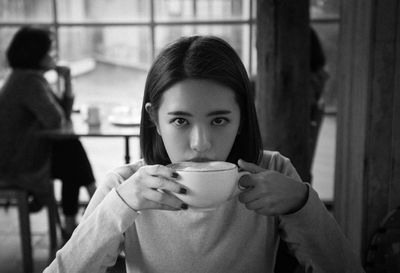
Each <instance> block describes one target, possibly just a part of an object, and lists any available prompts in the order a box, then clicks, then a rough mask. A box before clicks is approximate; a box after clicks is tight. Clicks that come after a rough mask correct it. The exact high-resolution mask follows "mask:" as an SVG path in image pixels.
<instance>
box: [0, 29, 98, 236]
mask: <svg viewBox="0 0 400 273" xmlns="http://www.w3.org/2000/svg"><path fill="white" fill-rule="evenodd" d="M51 46H52V39H51V33H50V32H49V31H47V30H44V29H40V28H34V27H23V28H21V29H20V30H19V31H18V32H17V33H16V34H15V36H14V37H13V39H12V41H11V43H10V45H9V47H8V49H7V60H8V63H9V65H10V67H11V69H12V70H11V74H10V75H9V76H8V78H7V80H6V81H5V83H4V85H3V86H2V88H1V90H0V132H1V134H0V155H1V156H0V176H1V177H5V178H10V179H8V181H11V182H12V183H15V184H14V185H16V186H19V187H21V188H24V189H27V190H28V191H29V192H30V193H31V195H32V199H31V201H30V210H31V211H32V212H35V211H39V210H40V209H41V207H42V206H43V204H44V203H45V202H46V199H47V196H48V194H49V185H50V184H49V183H50V181H49V180H50V178H59V179H60V180H61V181H62V208H63V212H64V215H65V225H64V229H63V230H64V235H65V236H66V237H68V236H70V234H72V232H73V230H74V228H75V227H76V225H77V223H76V214H77V212H78V195H79V188H80V186H85V187H86V188H87V190H88V192H89V195H90V196H92V195H93V194H94V191H95V189H96V186H95V179H94V176H93V172H92V169H91V165H90V162H89V160H88V158H87V155H86V152H85V150H84V148H83V147H82V144H81V142H80V141H79V139H70V140H60V141H55V142H54V143H51V142H50V140H46V139H43V138H39V137H38V136H37V133H38V132H39V131H40V130H43V129H54V128H59V127H60V126H61V125H62V124H63V123H64V122H65V121H66V120H67V119H68V118H69V117H70V114H71V111H72V105H73V100H74V95H73V93H72V88H71V73H70V69H69V68H68V67H63V66H56V64H55V61H54V60H53V58H52V57H51V55H50V51H51ZM51 69H55V71H56V72H57V73H58V75H59V76H60V77H61V78H62V79H63V82H64V92H63V94H62V96H61V98H58V97H57V96H56V95H55V94H54V93H53V91H52V89H51V87H50V85H49V83H48V82H47V80H46V79H45V78H44V76H43V75H44V73H45V72H46V71H48V70H51Z"/></svg>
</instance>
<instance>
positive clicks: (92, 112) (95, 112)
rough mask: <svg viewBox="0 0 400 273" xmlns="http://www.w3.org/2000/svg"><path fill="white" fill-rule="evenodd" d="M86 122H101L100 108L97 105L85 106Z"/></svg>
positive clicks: (93, 123) (90, 123)
mask: <svg viewBox="0 0 400 273" xmlns="http://www.w3.org/2000/svg"><path fill="white" fill-rule="evenodd" d="M87 123H88V124H89V125H90V126H98V125H100V123H101V119H100V109H99V107H97V106H89V107H88V108H87Z"/></svg>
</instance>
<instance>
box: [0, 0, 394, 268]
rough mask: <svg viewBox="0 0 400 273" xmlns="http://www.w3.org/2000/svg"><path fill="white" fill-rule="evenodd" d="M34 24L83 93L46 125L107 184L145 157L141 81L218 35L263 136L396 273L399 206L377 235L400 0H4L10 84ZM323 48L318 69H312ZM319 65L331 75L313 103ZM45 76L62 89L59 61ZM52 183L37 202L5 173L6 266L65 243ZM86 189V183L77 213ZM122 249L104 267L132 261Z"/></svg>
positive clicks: (41, 261) (367, 255) (47, 133)
mask: <svg viewBox="0 0 400 273" xmlns="http://www.w3.org/2000/svg"><path fill="white" fill-rule="evenodd" d="M32 25H34V26H39V27H44V28H48V29H50V30H51V32H52V34H53V39H54V43H53V45H52V47H53V48H52V50H53V52H54V58H55V59H56V61H57V63H58V64H60V65H64V66H68V67H69V68H70V70H71V77H72V88H73V92H74V94H75V101H74V105H73V111H72V115H71V121H70V122H69V123H68V124H67V125H65V127H63V128H61V129H57V130H43V132H41V136H40V137H43V138H46V139H48V140H54V139H68V138H79V139H80V141H81V142H82V144H83V147H84V148H85V150H86V152H87V155H88V158H89V160H90V163H91V166H92V168H93V173H94V176H95V181H96V186H97V187H99V186H100V185H101V183H102V180H103V179H104V177H105V176H106V174H107V173H108V172H109V171H111V170H113V169H114V168H115V167H117V166H120V165H123V164H128V163H131V162H135V161H137V160H139V159H140V158H141V151H140V144H139V125H140V111H141V104H142V98H143V90H144V86H145V81H146V75H147V72H148V71H149V68H150V66H151V63H152V61H153V60H154V59H155V57H156V56H157V54H158V53H159V52H160V51H161V50H162V48H163V47H164V46H165V45H167V44H168V43H170V42H172V41H174V40H175V39H177V38H179V37H181V36H188V35H194V34H200V35H215V36H219V37H221V38H223V39H224V40H226V41H228V42H229V43H230V44H231V45H232V47H233V48H234V49H235V51H236V52H237V53H238V55H239V56H240V58H241V60H242V61H243V63H244V65H245V68H246V70H247V72H248V75H249V77H250V79H251V83H252V88H253V90H254V94H255V98H256V100H255V103H256V109H257V115H258V122H259V127H260V129H261V136H262V140H263V145H264V148H265V149H268V150H278V151H279V152H281V153H282V154H283V155H285V156H287V157H289V158H290V159H291V161H292V163H293V165H294V166H295V167H296V169H297V171H298V173H299V174H300V176H301V177H302V179H303V180H304V181H306V182H310V183H311V185H312V187H313V188H314V189H315V191H316V192H317V193H318V195H319V197H320V199H321V200H322V201H323V203H324V204H325V206H326V208H327V209H328V210H329V212H330V213H331V214H332V215H333V217H334V218H335V219H336V221H337V222H338V224H339V226H340V227H341V228H342V230H343V232H344V234H345V236H346V237H347V238H348V239H349V241H350V244H351V247H352V248H353V249H354V250H355V252H356V253H357V254H358V256H359V257H360V259H361V262H362V264H363V266H364V269H365V270H366V272H400V271H396V269H397V270H400V264H399V262H398V261H399V260H400V250H399V249H400V248H399V244H400V237H399V230H400V219H399V218H396V219H397V220H394V226H395V227H392V228H394V229H396V228H397V229H396V230H397V233H396V231H393V234H394V235H393V236H391V237H388V238H389V239H385V240H386V241H385V242H386V244H385V245H384V246H382V247H381V248H379V247H377V246H376V242H377V241H378V239H377V238H378V237H379V236H381V235H382V232H381V233H379V232H378V231H379V230H380V231H382V229H383V228H386V226H384V225H385V224H386V222H385V219H386V220H387V219H388V218H387V215H391V216H394V215H395V216H397V217H399V213H398V212H396V211H395V209H396V208H398V207H399V206H400V126H399V124H400V110H399V109H400V80H399V79H400V3H399V1H396V0H387V1H378V0H367V1H365V0H346V1H340V0H308V1H307V0H298V1H289V0H279V1H266V0H265V1H264V0H113V1H109V0H74V1H63V0H0V87H1V86H2V85H3V84H4V82H5V81H6V79H7V76H8V75H9V73H10V67H9V65H8V63H7V59H6V50H7V47H8V45H9V43H10V41H11V39H12V37H13V36H14V34H15V33H16V31H17V30H18V29H19V28H21V27H24V26H32ZM311 33H313V34H311ZM312 35H315V36H313V37H315V39H314V40H313V39H310V37H311V36H312ZM314 58H317V59H319V61H320V66H319V67H318V69H317V72H315V71H314V70H313V68H312V67H311V69H304V66H305V65H304V64H306V66H307V67H308V64H309V63H312V62H313V59H314ZM317 62H318V60H317ZM314 73H317V74H318V75H319V76H321V75H323V77H322V78H323V80H322V88H321V91H320V94H319V96H318V98H317V100H316V101H315V102H310V101H312V99H315V98H312V96H311V95H310V92H309V89H310V85H311V79H312V78H313V77H314ZM45 78H46V79H47V80H48V82H50V84H51V86H52V87H53V90H54V92H55V93H56V95H60V92H61V89H62V83H61V80H60V78H59V77H58V75H57V73H56V72H55V71H48V72H46V74H45ZM396 91H397V92H396ZM277 94H283V95H277ZM0 95H1V94H0ZM313 103H314V104H315V105H314V106H315V107H316V108H315V109H317V110H316V111H317V114H315V113H314V112H313V114H312V115H310V111H311V110H310V111H308V110H309V109H311V105H312V104H313ZM271 105H274V107H270V106H271ZM282 109H285V110H284V112H285V113H286V114H285V115H282V114H279V113H281V112H282ZM315 109H314V110H315ZM270 117H273V118H270ZM282 124H284V125H282ZM1 133H3V132H1ZM0 156H1V155H0ZM378 167H379V168H378ZM51 184H52V187H53V192H54V203H53V204H52V205H51V206H50V205H49V206H48V207H47V206H45V207H44V208H43V209H41V210H39V211H38V212H35V213H29V210H28V208H27V206H28V203H27V202H28V200H27V198H28V197H27V193H26V192H24V191H21V190H17V189H15V188H12V187H11V188H10V187H9V186H1V184H0V272H1V273H11V272H12V273H18V272H25V273H27V272H42V271H43V270H44V268H46V267H47V266H48V264H49V263H50V262H51V261H52V260H53V259H54V257H55V253H56V251H57V250H58V249H59V248H61V247H62V245H63V235H62V229H61V228H60V227H61V224H62V223H63V222H64V221H65V219H63V214H62V213H59V211H60V202H61V188H62V186H61V184H62V183H61V181H59V180H57V179H53V180H52V181H51ZM89 199H90V197H89V194H88V193H87V191H86V190H84V189H83V188H81V189H80V193H79V213H78V222H79V220H80V217H82V214H83V213H84V210H85V208H86V206H87V205H88V202H89ZM392 218H393V217H392ZM396 221H397V226H396ZM383 226H384V227H383ZM377 234H378V235H379V236H378V235H377ZM396 234H397V235H396ZM377 236H378V237H377ZM379 238H380V237H379ZM385 238H386V237H385ZM396 249H397V251H396ZM396 259H397V262H396ZM123 260H124V258H123V256H120V257H119V258H118V260H117V263H116V264H115V266H114V267H110V268H109V269H108V271H107V272H125V268H124V261H123ZM389 265H390V266H389ZM382 268H386V269H387V270H389V271H379V270H382ZM390 270H393V271H390ZM281 272H289V271H281ZM290 272H301V271H290ZM290 272H289V273H290Z"/></svg>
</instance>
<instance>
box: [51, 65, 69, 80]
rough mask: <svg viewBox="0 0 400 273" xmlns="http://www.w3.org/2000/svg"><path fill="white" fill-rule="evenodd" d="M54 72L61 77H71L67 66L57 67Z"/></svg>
mask: <svg viewBox="0 0 400 273" xmlns="http://www.w3.org/2000/svg"><path fill="white" fill-rule="evenodd" d="M54 70H55V71H56V72H57V74H58V75H60V76H61V77H64V78H66V77H70V76H71V69H70V68H69V67H68V66H61V65H57V66H56V67H55V68H54Z"/></svg>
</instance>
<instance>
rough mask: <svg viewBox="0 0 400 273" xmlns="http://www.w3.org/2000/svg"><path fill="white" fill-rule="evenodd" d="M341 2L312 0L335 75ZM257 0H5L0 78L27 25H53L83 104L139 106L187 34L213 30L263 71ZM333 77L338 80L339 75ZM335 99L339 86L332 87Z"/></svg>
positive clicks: (0, 9)
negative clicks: (160, 59) (163, 53)
mask: <svg viewBox="0 0 400 273" xmlns="http://www.w3.org/2000/svg"><path fill="white" fill-rule="evenodd" d="M337 3H338V0H313V1H311V9H310V14H311V17H312V20H313V26H314V28H315V29H316V30H317V32H318V34H319V36H320V38H321V39H322V42H323V45H324V48H325V49H326V53H327V56H328V69H329V70H330V71H329V72H330V74H331V80H330V82H331V83H332V84H330V86H331V87H329V89H332V90H333V87H332V86H334V82H335V81H334V80H332V79H334V78H335V72H334V70H335V65H334V63H335V60H336V42H337V32H338V4H337ZM255 8H256V1H255V0H112V1H110V0H73V1H65V0H0V37H1V39H0V82H1V80H2V79H4V77H5V76H6V74H7V71H8V69H7V65H6V61H5V57H4V55H5V49H6V47H7V46H8V44H9V42H10V39H11V37H12V35H13V34H14V33H15V31H16V30H17V29H18V28H19V27H21V26H23V25H27V24H36V25H41V26H47V27H49V28H51V29H52V30H53V31H54V33H55V37H56V50H57V58H58V60H59V61H60V62H62V63H65V64H67V65H70V66H71V68H72V73H73V75H74V89H75V92H76V94H77V98H76V105H77V107H79V105H81V104H100V105H101V106H103V108H110V107H113V106H116V105H120V104H129V105H130V106H132V107H134V108H139V105H140V103H141V96H142V92H143V87H144V82H145V78H146V72H147V70H148V68H149V66H150V64H151V62H152V60H153V59H154V57H155V56H156V54H157V53H158V52H159V51H160V49H161V48H162V47H163V46H165V45H166V44H167V43H169V42H171V41H172V40H174V39H176V38H177V37H180V36H182V35H193V34H213V35H218V36H220V37H222V38H224V39H226V40H227V41H229V42H230V43H231V45H232V46H233V47H234V48H235V50H236V51H237V52H238V54H239V55H240V57H241V58H242V60H243V62H244V64H245V66H246V68H247V70H248V72H249V74H254V73H255V72H256V65H257V64H256V61H257V60H256V48H255V35H254V34H255V14H256V12H255ZM332 76H333V77H332ZM327 93H328V94H329V95H327V96H328V97H331V98H330V100H331V101H332V103H335V96H334V95H332V94H331V93H333V91H328V92H327Z"/></svg>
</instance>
